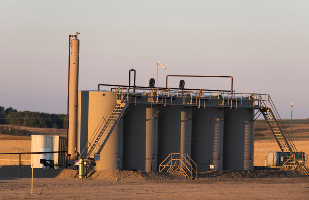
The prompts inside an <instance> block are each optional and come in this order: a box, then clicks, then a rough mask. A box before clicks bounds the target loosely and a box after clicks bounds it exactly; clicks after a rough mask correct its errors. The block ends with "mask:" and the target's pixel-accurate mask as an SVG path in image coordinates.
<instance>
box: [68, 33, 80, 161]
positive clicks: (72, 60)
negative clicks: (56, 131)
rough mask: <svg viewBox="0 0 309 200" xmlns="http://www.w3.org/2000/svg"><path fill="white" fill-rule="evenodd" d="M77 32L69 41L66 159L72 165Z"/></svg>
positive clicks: (77, 52) (77, 60) (76, 76)
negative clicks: (67, 158) (68, 157)
mask: <svg viewBox="0 0 309 200" xmlns="http://www.w3.org/2000/svg"><path fill="white" fill-rule="evenodd" d="M77 34H78V33H76V35H73V36H70V38H71V37H73V39H71V42H70V47H71V51H70V75H69V76H70V96H69V99H70V101H69V135H68V154H70V155H71V156H70V160H69V161H68V162H69V164H70V165H71V166H73V161H74V159H75V156H76V135H77V109H78V101H77V99H78V98H77V95H78V93H77V92H78V71H79V40H78V39H77Z"/></svg>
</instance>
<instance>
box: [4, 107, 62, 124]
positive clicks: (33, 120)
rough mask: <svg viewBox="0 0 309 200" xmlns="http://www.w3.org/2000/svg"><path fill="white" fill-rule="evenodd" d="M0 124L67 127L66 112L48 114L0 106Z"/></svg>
mask: <svg viewBox="0 0 309 200" xmlns="http://www.w3.org/2000/svg"><path fill="white" fill-rule="evenodd" d="M0 124H10V125H18V126H28V127H39V128H67V115H66V114H49V113H41V112H30V111H23V112H21V111H17V110H16V109H14V108H12V107H9V108H5V107H3V106H0Z"/></svg>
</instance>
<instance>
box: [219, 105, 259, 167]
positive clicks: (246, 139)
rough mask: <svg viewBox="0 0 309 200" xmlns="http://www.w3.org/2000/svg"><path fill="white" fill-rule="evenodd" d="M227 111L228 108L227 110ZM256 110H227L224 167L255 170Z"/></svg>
mask: <svg viewBox="0 0 309 200" xmlns="http://www.w3.org/2000/svg"><path fill="white" fill-rule="evenodd" d="M226 111H227V110H226ZM253 116H254V110H253V109H249V108H237V109H232V110H230V111H227V112H226V114H225V119H224V142H223V144H224V146H223V154H224V159H223V168H224V169H227V170H253V158H254V155H253V148H254V141H253V137H254V122H252V121H250V120H252V118H253Z"/></svg>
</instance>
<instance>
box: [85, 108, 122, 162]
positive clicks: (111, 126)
mask: <svg viewBox="0 0 309 200" xmlns="http://www.w3.org/2000/svg"><path fill="white" fill-rule="evenodd" d="M126 107H127V105H125V106H124V107H123V108H122V112H121V113H119V115H118V117H117V118H116V119H112V122H113V123H109V124H107V126H106V129H105V130H104V132H103V133H102V136H104V135H105V139H104V140H103V142H102V144H101V145H99V146H97V144H99V143H100V141H98V142H97V144H96V146H94V148H93V151H92V152H88V157H89V156H90V155H91V154H94V153H100V152H101V150H102V148H103V146H102V145H103V144H104V143H105V142H106V138H107V136H109V135H110V133H111V132H112V131H113V130H114V128H115V127H116V126H117V125H118V123H119V121H120V118H121V117H122V116H123V113H124V110H125V109H126ZM107 130H108V132H107ZM102 131H103V130H102ZM106 132H107V133H106ZM104 133H106V134H104ZM93 145H94V144H93ZM96 148H98V149H96Z"/></svg>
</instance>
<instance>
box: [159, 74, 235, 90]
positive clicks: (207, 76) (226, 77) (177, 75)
mask: <svg viewBox="0 0 309 200" xmlns="http://www.w3.org/2000/svg"><path fill="white" fill-rule="evenodd" d="M169 76H177V77H199V78H201V77H204V78H231V93H232V94H233V76H195V75H167V76H166V86H165V87H166V88H168V87H167V83H168V77H169Z"/></svg>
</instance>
